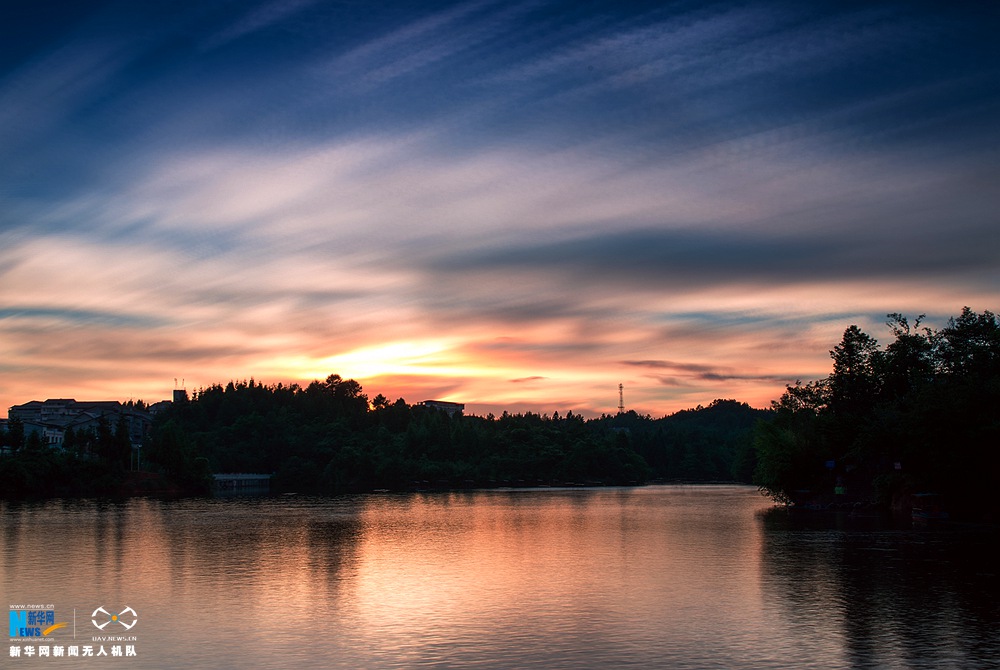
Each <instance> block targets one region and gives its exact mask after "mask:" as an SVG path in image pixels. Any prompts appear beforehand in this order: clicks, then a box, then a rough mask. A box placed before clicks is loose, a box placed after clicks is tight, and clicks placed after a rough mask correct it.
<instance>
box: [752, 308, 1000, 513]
mask: <svg viewBox="0 0 1000 670" xmlns="http://www.w3.org/2000/svg"><path fill="white" fill-rule="evenodd" d="M922 320H923V317H922V316H921V317H917V318H916V319H915V320H914V322H913V323H912V324H911V323H910V322H909V320H908V319H907V318H906V317H904V316H903V315H901V314H889V315H888V321H887V326H888V327H889V330H890V333H891V335H892V338H893V339H892V341H891V342H889V344H888V345H886V346H885V347H884V348H882V347H880V346H879V344H878V341H877V340H876V339H875V338H874V337H872V336H871V335H869V334H868V333H866V332H864V331H862V330H861V329H860V328H858V327H857V326H856V325H852V326H850V327H848V328H847V329H846V330H845V331H844V335H843V339H842V340H841V341H840V343H838V344H837V345H836V346H835V347H834V348H833V350H832V351H831V352H830V356H831V358H832V359H833V369H832V371H831V373H830V375H829V376H828V377H826V378H824V379H820V380H816V381H811V382H808V383H805V384H802V383H796V384H795V385H794V386H790V387H788V388H787V389H786V391H785V393H784V394H783V395H782V396H781V398H780V399H778V400H776V401H774V402H773V403H772V409H773V411H774V416H773V420H771V421H769V422H762V423H760V424H758V426H757V428H756V430H755V435H754V447H755V452H756V455H757V459H758V462H757V466H756V471H755V482H756V483H757V484H758V485H759V486H760V488H761V490H762V491H764V492H766V493H767V494H769V495H771V496H772V497H773V498H774V499H775V500H778V501H783V502H792V503H795V504H797V505H801V506H814V507H830V506H841V507H842V506H844V505H850V506H859V505H872V504H874V505H878V506H881V507H883V508H885V507H893V508H896V509H903V508H905V507H906V506H907V505H908V504H909V501H912V498H913V496H915V495H927V494H931V495H934V496H935V497H938V498H939V499H940V501H941V503H940V504H941V505H942V506H943V508H944V509H945V510H947V513H949V514H952V515H954V516H955V517H958V518H967V519H982V520H993V521H996V520H997V519H998V518H1000V517H998V515H997V512H998V508H1000V505H998V502H997V491H998V490H1000V456H998V454H1000V451H998V445H1000V323H998V320H997V317H996V315H994V314H993V313H992V312H989V311H984V312H983V313H982V314H977V313H975V312H973V311H972V310H971V309H969V308H968V307H965V308H964V309H963V310H962V313H961V314H960V315H959V316H957V317H953V318H951V319H949V321H948V323H947V325H946V326H945V327H943V328H941V329H938V330H934V329H931V328H927V327H921V322H922Z"/></svg>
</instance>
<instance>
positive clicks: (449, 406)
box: [417, 400, 465, 416]
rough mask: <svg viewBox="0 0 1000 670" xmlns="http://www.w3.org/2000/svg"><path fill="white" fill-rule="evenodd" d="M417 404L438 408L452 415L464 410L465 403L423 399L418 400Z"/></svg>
mask: <svg viewBox="0 0 1000 670" xmlns="http://www.w3.org/2000/svg"><path fill="white" fill-rule="evenodd" d="M417 404H418V405H422V406H424V407H430V408H431V409H439V410H441V411H442V412H445V413H446V414H447V415H448V416H454V415H455V414H456V413H457V414H461V413H462V412H464V411H465V404H464V403H460V402H447V401H444V400H424V401H423V402H418V403H417Z"/></svg>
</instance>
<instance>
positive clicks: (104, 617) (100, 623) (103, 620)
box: [90, 607, 139, 630]
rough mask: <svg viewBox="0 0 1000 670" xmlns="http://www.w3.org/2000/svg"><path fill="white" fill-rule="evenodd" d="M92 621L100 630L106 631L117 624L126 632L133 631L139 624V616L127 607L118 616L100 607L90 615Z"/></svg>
mask: <svg viewBox="0 0 1000 670" xmlns="http://www.w3.org/2000/svg"><path fill="white" fill-rule="evenodd" d="M99 615H100V616H99ZM90 621H91V623H93V624H94V626H95V627H96V628H97V629H98V630H104V629H105V628H107V627H108V626H110V625H111V624H115V623H117V624H121V625H122V627H123V628H125V630H132V626H134V625H136V624H137V623H139V615H138V614H136V611H135V610H134V609H132V608H131V607H126V608H125V609H123V610H122V611H121V612H118V614H112V613H111V612H109V611H107V610H106V609H104V608H103V607H98V608H97V609H96V610H94V613H93V614H91V615H90Z"/></svg>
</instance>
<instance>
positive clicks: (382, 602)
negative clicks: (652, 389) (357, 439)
mask: <svg viewBox="0 0 1000 670" xmlns="http://www.w3.org/2000/svg"><path fill="white" fill-rule="evenodd" d="M769 507H770V505H769V503H768V502H767V501H766V500H764V499H763V498H761V497H760V496H759V495H757V494H756V492H755V491H754V490H753V489H749V488H746V487H648V488H638V489H595V490H589V489H565V490H559V489H551V490H532V491H478V492H461V493H434V494H399V495H394V494H385V495H370V496H354V497H342V498H301V497H292V498H258V499H238V498H236V499H226V500H181V501H157V500H143V499H135V500H129V501H127V502H122V503H110V502H95V501H74V502H61V501H50V502H44V503H25V504H16V505H12V504H6V503H0V515H2V524H0V542H2V546H0V568H2V572H0V588H2V590H3V592H4V593H5V594H6V595H7V597H8V599H9V601H10V602H11V603H32V602H54V604H55V605H56V608H57V610H58V611H60V612H71V611H72V610H73V609H74V608H78V609H79V610H80V611H81V612H85V613H86V614H84V615H83V616H82V617H78V619H79V623H80V624H81V625H83V627H84V629H86V627H87V626H88V625H89V621H88V617H89V612H90V611H92V609H88V608H94V607H97V606H99V605H105V606H108V607H111V606H119V607H121V606H124V605H128V606H131V607H133V608H134V609H135V610H136V611H137V612H139V621H140V623H139V625H138V626H137V628H136V633H137V635H139V657H138V658H137V659H130V667H149V668H157V667H164V666H183V667H194V668H200V667H206V668H208V667H212V668H214V667H230V666H239V667H241V668H258V667H259V668H266V667H285V666H289V665H296V666H300V667H306V668H412V667H440V668H458V667H462V668H464V667H483V668H510V667H546V668H608V667H640V668H660V667H671V668H718V667H725V668H754V669H757V668H788V667H795V668H849V667H928V668H929V667H990V664H991V663H995V662H996V661H995V659H996V658H998V657H1000V649H998V641H997V638H996V634H995V630H996V625H997V623H998V622H1000V611H998V610H997V604H996V603H995V602H994V600H995V594H996V592H997V589H996V586H997V578H996V574H995V572H993V571H994V570H995V567H994V562H993V561H995V553H992V552H993V551H994V550H992V549H991V548H989V546H987V545H984V544H982V540H981V536H980V535H977V534H975V533H971V534H968V535H967V534H965V533H960V534H959V535H961V537H956V536H954V535H943V534H940V533H937V532H931V531H913V530H898V529H892V528H882V527H880V526H877V525H871V526H858V525H857V524H856V523H852V524H846V525H842V526H839V527H838V526H837V525H836V524H835V523H832V524H831V523H826V522H823V523H819V522H818V521H816V519H818V518H819V517H812V518H810V520H807V521H800V520H798V519H796V518H794V517H789V516H787V515H785V514H782V513H777V514H775V513H770V514H765V515H760V512H761V511H762V510H765V509H767V508H769ZM956 540H960V541H956ZM959 546H961V547H964V548H963V549H961V550H959V549H956V547H959ZM987 552H990V553H987ZM81 632H82V633H83V634H84V635H91V634H92V632H91V631H89V629H86V630H85V631H81ZM65 634H66V635H70V634H71V633H70V632H69V631H66V632H65ZM36 660H37V659H36ZM64 661H65V662H60V665H65V666H66V667H83V665H84V664H86V666H87V667H91V668H92V667H94V666H95V664H99V663H100V661H97V662H96V663H95V661H93V660H90V661H83V659H80V661H79V663H80V665H74V661H73V660H72V659H64Z"/></svg>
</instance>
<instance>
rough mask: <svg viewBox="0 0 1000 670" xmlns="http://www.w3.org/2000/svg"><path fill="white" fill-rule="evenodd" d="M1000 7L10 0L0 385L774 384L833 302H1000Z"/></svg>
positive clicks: (530, 388) (475, 402)
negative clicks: (350, 380) (240, 381)
mask: <svg viewBox="0 0 1000 670" xmlns="http://www.w3.org/2000/svg"><path fill="white" fill-rule="evenodd" d="M998 28H1000V9H998V8H997V6H996V5H992V4H989V3H975V4H974V3H955V4H952V5H944V4H931V3H913V2H900V3H871V2H866V3H845V2H831V3H798V2H748V3H733V2H720V3H704V2H697V3H696V2H677V3H605V2H599V3H580V2H565V3H558V2H524V3H508V2H502V3H501V2H474V3H439V4H436V5H431V4H423V5H421V6H420V7H418V8H414V6H413V5H412V3H386V4H384V5H381V6H373V5H372V4H371V3H362V2H320V1H311V0H291V1H287V2H259V3H252V2H242V1H241V2H236V1H233V2H181V1H178V2H148V3H135V2H120V3H95V2H67V3H46V2H31V3H27V2H20V3H18V2H13V3H12V2H8V3H5V4H4V9H3V21H0V235H2V238H0V360H2V362H0V398H2V401H3V404H4V405H10V404H14V403H19V402H24V401H26V400H29V399H31V398H33V397H41V396H68V395H76V396H78V397H81V398H83V397H84V396H86V397H88V398H91V397H94V398H96V397H123V396H133V397H144V398H145V399H147V400H155V399H157V398H158V397H163V396H165V395H166V394H167V393H168V392H169V387H170V385H171V383H172V380H173V378H174V377H178V378H185V379H187V380H188V385H189V386H192V385H194V386H197V385H201V384H210V383H214V382H218V381H226V380H227V379H229V378H231V377H236V378H242V377H249V376H250V375H255V376H256V377H257V378H258V379H262V380H263V381H270V382H276V381H289V380H296V379H310V378H313V377H324V376H326V374H329V373H332V372H338V373H340V374H343V375H345V376H354V377H356V378H359V379H360V380H361V381H362V382H363V383H364V384H365V387H366V389H367V390H369V391H370V392H371V393H372V395H374V394H375V393H378V392H382V393H385V394H386V395H390V396H396V395H403V396H405V397H406V398H407V400H410V401H416V400H421V399H423V396H425V395H426V396H427V397H431V396H440V397H446V398H449V399H456V400H462V401H466V402H468V403H470V405H471V406H473V407H474V408H476V407H479V408H483V409H486V408H490V409H492V408H500V407H504V408H507V407H513V408H517V409H522V408H531V409H534V410H540V411H552V410H554V409H559V410H560V411H563V410H565V409H574V410H577V411H579V410H583V411H585V412H600V411H604V410H611V409H613V408H614V406H615V405H616V404H617V394H616V391H617V384H618V383H619V381H621V382H624V383H625V384H626V386H627V387H628V388H629V394H630V397H631V398H632V399H633V402H634V406H635V407H636V408H637V409H641V410H643V411H648V412H650V413H653V414H661V413H664V412H666V411H672V410H675V409H680V408H682V407H687V406H692V405H694V404H697V403H707V402H709V401H711V400H712V399H714V398H715V397H736V398H739V399H746V400H750V401H751V402H754V403H755V404H763V403H765V402H766V400H767V399H768V398H771V397H776V396H777V395H779V394H780V392H781V390H782V385H783V384H784V383H786V382H790V381H794V379H796V378H811V377H815V376H820V375H823V374H825V373H826V371H827V369H828V361H827V355H826V352H827V351H828V350H829V349H830V348H831V347H832V346H833V344H835V343H836V340H837V339H839V334H840V332H842V330H843V328H844V327H846V325H848V324H849V323H855V322H856V323H859V324H860V325H862V326H863V327H866V328H868V329H870V330H871V331H872V332H873V334H874V335H876V336H877V337H878V336H883V337H884V336H885V335H886V333H885V332H884V328H882V327H881V322H882V320H883V317H884V314H885V313H886V312H890V311H892V312H896V311H902V312H905V313H910V314H912V315H916V314H918V313H923V312H926V313H927V314H928V321H929V322H932V323H933V322H935V320H936V323H938V324H940V323H943V321H944V320H945V319H946V318H947V317H948V316H950V315H953V314H957V313H958V312H959V310H960V309H961V307H962V306H963V305H966V304H968V305H970V306H971V307H973V309H976V310H979V311H981V310H983V309H995V308H996V307H997V305H996V300H997V295H998V288H1000V272H998V267H1000V225H998V223H1000V222H998V215H997V212H1000V187H998V183H1000V180H998V176H1000V175H998V165H1000V156H998V147H1000V141H998V140H1000V123H998V121H997V119H1000V47H998V46H997V45H998V41H997V39H996V34H997V33H998ZM636 361H643V362H652V363H653V364H652V365H635V362H636ZM515 380H516V383H511V382H512V381H515ZM525 380H528V381H525ZM29 396H30V397H29Z"/></svg>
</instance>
